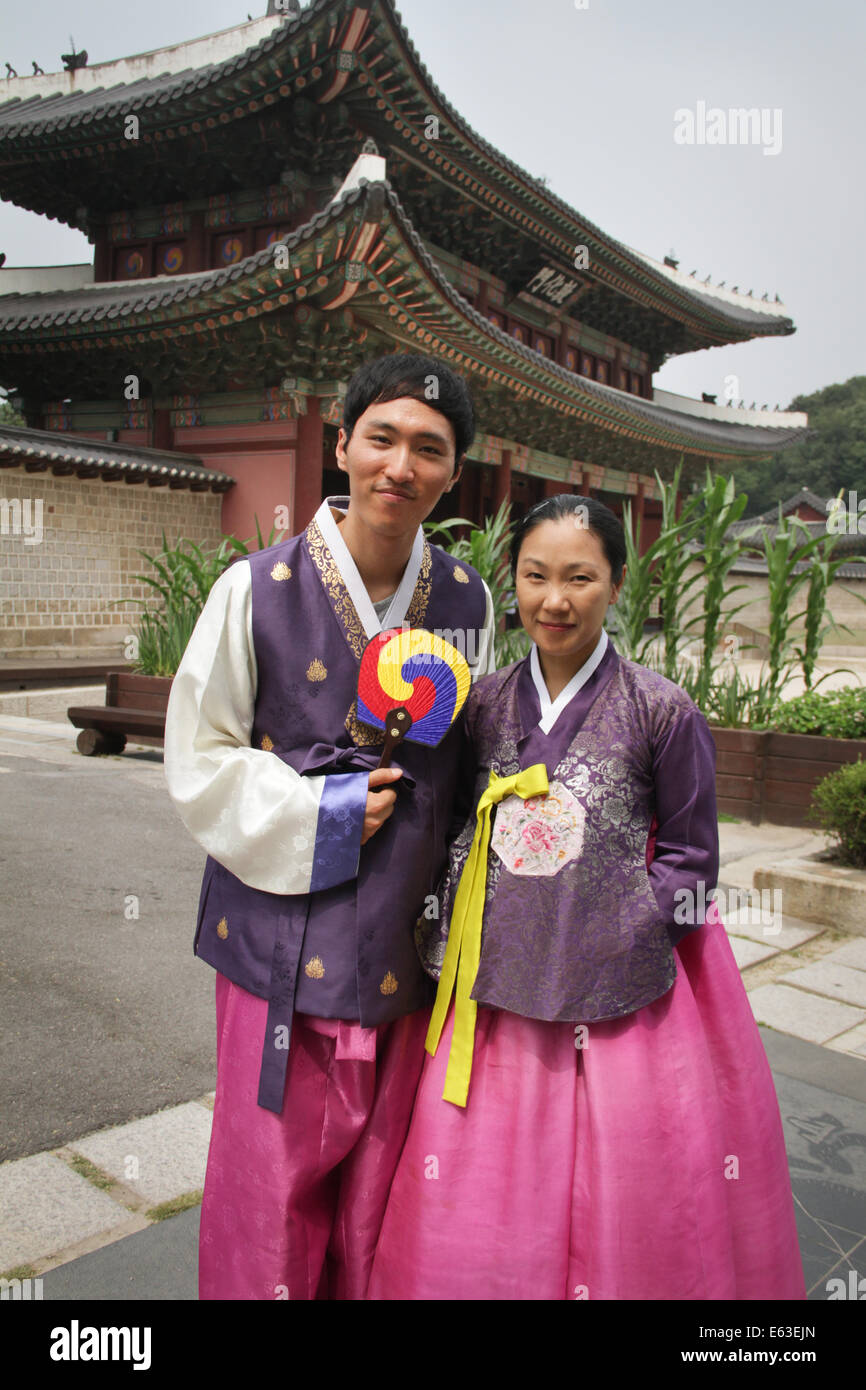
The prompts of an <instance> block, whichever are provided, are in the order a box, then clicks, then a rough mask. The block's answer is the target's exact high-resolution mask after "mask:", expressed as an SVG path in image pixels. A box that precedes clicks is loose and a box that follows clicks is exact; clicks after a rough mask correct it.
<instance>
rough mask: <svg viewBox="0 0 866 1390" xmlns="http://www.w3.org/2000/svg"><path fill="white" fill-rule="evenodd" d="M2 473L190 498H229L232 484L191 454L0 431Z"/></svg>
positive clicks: (45, 433) (23, 431) (12, 427)
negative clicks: (134, 486) (160, 490)
mask: <svg viewBox="0 0 866 1390" xmlns="http://www.w3.org/2000/svg"><path fill="white" fill-rule="evenodd" d="M0 468H24V469H26V470H27V472H28V473H46V472H51V473H53V474H54V475H55V476H56V477H69V476H70V475H72V474H74V475H75V476H76V477H78V478H101V479H102V480H103V481H104V482H114V481H118V480H122V481H123V482H126V483H147V484H148V486H150V487H168V488H171V489H175V490H178V489H186V490H188V491H191V492H227V491H228V489H229V488H230V487H231V486H232V485H233V483H234V481H235V480H234V478H231V477H229V475H228V474H227V473H219V472H217V471H216V470H214V469H212V468H205V467H204V465H203V464H202V463H201V461H200V460H198V461H196V460H195V459H194V458H193V457H191V456H190V455H187V454H172V453H167V452H165V451H163V450H160V449H144V448H139V447H138V446H137V445H135V444H110V443H108V442H105V443H103V441H102V440H99V439H87V438H86V437H84V436H81V435H74V434H66V433H65V432H62V433H61V432H54V431H52V430H30V429H22V428H19V427H18V426H17V425H0Z"/></svg>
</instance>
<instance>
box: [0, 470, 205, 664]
mask: <svg viewBox="0 0 866 1390" xmlns="http://www.w3.org/2000/svg"><path fill="white" fill-rule="evenodd" d="M221 505H222V498H221V496H220V495H219V494H217V493H212V492H190V491H189V490H187V489H169V488H168V487H159V488H154V487H150V486H148V484H147V483H137V484H135V485H130V484H127V483H124V482H113V483H105V482H103V481H102V480H101V479H99V478H86V479H82V478H76V477H68V478H67V477H60V478H57V477H55V476H54V474H53V473H27V472H26V471H25V470H24V469H23V468H21V469H19V468H9V469H3V470H2V472H0V658H4V657H5V658H7V659H9V658H11V659H15V660H37V659H41V658H45V659H52V658H55V657H67V658H69V657H92V658H99V659H104V658H110V659H112V660H115V661H116V660H121V659H122V658H123V656H124V650H123V648H124V640H125V638H126V637H127V636H128V635H129V634H130V633H132V632H134V631H135V618H134V614H135V613H136V612H137V611H138V610H137V608H136V606H135V605H133V604H124V605H123V606H122V607H120V608H116V607H115V608H112V607H110V606H109V605H110V603H111V602H112V600H115V599H121V598H123V599H125V598H145V597H147V595H148V593H149V592H151V591H150V590H149V589H148V586H147V585H145V584H141V583H138V582H137V581H136V580H135V579H134V578H133V575H135V574H139V573H150V572H151V570H150V566H149V565H148V563H147V561H146V560H145V559H144V557H143V556H142V555H139V554H138V551H139V550H146V551H148V552H149V553H150V554H155V553H157V552H158V551H159V550H161V549H162V532H163V529H164V530H165V533H166V539H167V541H168V543H169V545H172V544H175V543H176V542H177V541H178V540H179V539H180V538H181V537H189V538H190V539H191V540H194V541H196V542H197V543H198V544H199V545H206V546H210V545H214V544H216V543H217V542H218V541H219V539H220V535H221V527H220V511H221ZM40 532H41V534H40Z"/></svg>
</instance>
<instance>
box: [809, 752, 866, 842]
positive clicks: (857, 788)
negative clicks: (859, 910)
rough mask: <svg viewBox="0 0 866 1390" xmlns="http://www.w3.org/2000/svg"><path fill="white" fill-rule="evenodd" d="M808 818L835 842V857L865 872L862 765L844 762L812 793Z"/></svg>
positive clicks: (865, 813)
mask: <svg viewBox="0 0 866 1390" xmlns="http://www.w3.org/2000/svg"><path fill="white" fill-rule="evenodd" d="M810 817H811V819H812V820H815V821H817V822H818V823H819V825H820V826H821V827H822V829H824V830H826V831H828V832H829V834H831V835H833V836H834V837H835V839H836V841H837V846H836V849H837V857H838V859H839V860H840V861H841V862H842V863H843V864H850V865H852V866H853V867H854V868H855V869H866V763H864V762H863V760H862V758H858V759H857V761H856V763H844V764H843V765H842V767H840V768H837V769H836V771H835V772H830V773H828V774H827V776H826V777H822V778H821V781H820V782H819V783H818V785H817V786H816V787H815V789H814V791H813V792H812V805H811V808H810Z"/></svg>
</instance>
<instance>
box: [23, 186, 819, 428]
mask: <svg viewBox="0 0 866 1390" xmlns="http://www.w3.org/2000/svg"><path fill="white" fill-rule="evenodd" d="M361 200H364V207H363V216H364V218H365V220H369V221H374V222H375V221H378V222H380V223H381V222H383V221H386V220H388V218H389V217H390V218H391V219H393V221H394V222H395V223H396V224H397V226H398V228H399V230H400V232H401V234H402V236H403V237H404V239H405V240H406V241H407V242H408V243H409V244H410V245H411V248H412V252H413V255H414V258H415V260H416V262H417V263H418V265H419V266H420V267H421V269H422V270H423V271H424V272H425V274H426V276H427V277H429V279H430V280H431V281H432V282H433V284H434V287H435V290H436V291H437V293H438V294H439V296H440V297H441V299H443V300H444V301H446V302H447V303H448V304H449V305H451V306H453V308H454V309H456V310H457V311H458V313H459V314H461V315H462V316H463V317H464V318H465V319H467V320H468V321H469V323H470V325H472V327H474V328H475V330H477V332H478V333H480V334H481V335H483V338H485V339H487V340H488V342H489V341H490V340H492V341H493V343H495V344H497V345H499V346H500V347H505V348H507V350H508V354H509V357H510V359H511V364H512V367H513V368H516V367H518V366H519V364H520V362H521V361H522V362H524V363H525V364H526V365H527V366H531V367H532V369H533V372H534V374H535V375H537V374H538V373H539V372H540V373H542V374H543V377H544V378H546V381H547V383H548V384H549V386H550V387H551V389H552V388H553V387H554V386H556V385H557V384H559V385H560V386H561V387H564V388H565V389H566V394H567V395H568V396H570V397H571V398H572V399H575V398H578V403H579V398H583V401H584V402H585V403H589V402H594V403H595V404H596V405H598V406H599V407H603V408H604V413H605V414H606V415H607V416H611V414H612V415H613V417H614V418H615V419H618V420H620V421H621V422H623V423H624V424H626V425H631V426H632V427H633V428H637V429H641V428H643V429H644V430H646V429H649V430H650V431H651V432H652V431H656V430H657V431H659V432H660V434H659V436H658V438H657V442H658V443H660V444H662V445H664V446H665V447H677V446H678V443H680V442H681V443H682V447H684V448H686V449H687V448H688V447H689V444H690V442H691V443H695V444H698V445H700V446H702V447H703V448H704V449H706V448H707V447H710V448H712V446H714V445H718V446H720V448H719V451H720V452H733V453H770V452H776V451H777V450H778V449H780V448H784V447H785V446H786V445H787V444H790V443H793V442H795V441H796V440H798V439H800V438H802V437H803V435H804V433H805V431H804V430H802V429H799V428H792V429H779V428H770V427H760V426H756V425H743V424H736V423H733V422H731V423H728V422H727V421H714V420H703V419H701V418H699V417H697V416H693V415H686V414H684V413H680V412H677V411H675V410H671V409H670V408H666V407H663V406H659V405H656V404H655V403H654V402H652V401H649V400H646V399H644V398H643V397H640V396H635V395H631V394H630V393H628V392H625V391H619V390H616V389H615V388H614V387H612V386H605V385H603V384H602V383H600V382H596V381H591V380H589V379H588V378H587V377H584V376H580V375H578V374H576V373H574V372H570V371H569V370H568V369H567V368H566V367H563V366H560V365H559V363H556V362H553V361H551V360H550V359H549V358H547V357H545V356H543V354H541V353H538V352H536V351H535V350H534V349H533V348H530V347H528V346H526V345H525V344H523V343H520V342H518V341H517V340H516V339H515V338H513V337H511V336H510V335H509V334H507V333H506V332H504V330H502V329H500V328H498V327H497V326H496V325H495V324H493V323H491V322H490V320H489V319H487V318H486V317H485V316H484V315H483V314H481V313H479V312H478V311H477V310H476V309H475V308H473V307H472V306H471V305H470V304H468V303H467V301H466V300H464V299H463V297H462V296H461V295H460V294H459V292H458V291H457V290H456V289H455V288H454V287H453V286H452V285H451V283H450V282H449V281H448V279H447V278H446V277H445V275H444V274H443V273H442V271H441V270H440V269H439V267H438V265H437V264H436V262H435V261H434V260H433V259H432V258H431V256H430V255H429V253H428V252H427V250H426V248H425V246H424V243H423V242H422V240H421V238H420V237H419V236H418V234H417V232H416V231H415V229H414V227H413V226H412V224H411V222H410V221H409V219H408V217H407V215H406V213H405V212H404V210H403V208H402V205H401V203H400V200H399V198H398V197H397V195H396V193H395V192H394V190H393V189H392V188H391V185H390V184H389V183H388V182H387V180H383V181H382V182H380V183H368V182H367V180H365V179H362V180H361V182H360V184H359V186H358V187H357V188H353V189H350V190H348V191H347V192H346V193H344V194H343V196H342V197H341V198H339V199H335V200H334V201H332V202H331V203H329V204H328V205H327V207H326V208H324V209H323V210H321V211H320V212H318V213H316V214H315V216H314V217H312V218H311V220H310V221H309V222H307V223H305V224H304V225H303V226H300V227H297V228H296V229H295V230H294V231H293V232H291V233H289V234H288V235H287V236H285V237H284V238H282V241H283V242H284V243H285V245H286V246H288V247H289V248H290V249H292V248H296V247H298V246H299V245H300V244H302V243H303V242H306V241H308V240H310V239H311V238H313V237H315V236H317V235H319V234H320V233H321V232H322V231H323V230H324V229H325V228H327V227H328V226H329V225H330V224H331V223H332V222H334V221H336V220H337V219H341V218H344V217H345V215H346V213H347V212H348V211H349V210H350V209H351V208H353V207H354V205H355V204H357V203H359V202H360V201H361ZM273 253H274V247H273V245H271V246H269V247H266V248H264V249H263V250H261V251H258V252H256V253H255V254H254V255H252V256H248V257H246V258H245V259H244V260H242V261H239V262H238V263H237V264H236V265H233V266H230V267H227V268H224V269H215V270H207V271H201V272H198V273H196V274H192V275H177V276H160V277H158V278H157V279H154V280H149V281H147V282H141V281H123V282H119V283H118V282H106V283H99V284H95V285H92V286H87V287H85V288H83V289H78V290H58V291H49V292H47V293H43V294H26V295H24V294H10V295H4V296H3V297H2V299H0V332H2V333H3V334H5V335H6V336H7V337H8V336H12V335H14V334H16V333H19V334H20V333H24V332H26V331H28V330H30V331H32V330H34V329H40V330H43V331H44V330H45V329H57V328H60V327H63V326H66V325H69V326H74V325H75V324H78V323H82V324H84V323H91V322H92V323H93V324H94V325H98V326H100V327H103V326H104V327H106V328H109V329H110V328H112V327H114V328H115V329H116V330H119V329H120V328H121V327H122V326H123V320H124V319H132V318H134V317H135V316H136V315H137V314H141V313H147V314H149V315H152V316H153V315H156V316H158V315H159V314H160V313H161V312H163V311H165V310H168V309H169V308H170V306H172V305H176V304H179V303H180V302H182V301H183V300H185V299H197V298H200V297H202V296H207V295H216V296H218V295H219V293H220V291H221V290H222V289H223V288H224V287H228V288H233V287H235V286H236V285H237V282H243V281H245V280H248V279H252V278H254V277H255V276H257V275H259V274H260V273H262V272H264V271H269V270H271V269H272V267H273V259H274V256H273ZM149 322H150V323H152V322H153V319H152V318H151V319H150V320H149ZM36 341H37V342H38V339H37V340H36ZM500 358H501V354H500ZM506 365H507V364H506ZM672 434H673V437H672Z"/></svg>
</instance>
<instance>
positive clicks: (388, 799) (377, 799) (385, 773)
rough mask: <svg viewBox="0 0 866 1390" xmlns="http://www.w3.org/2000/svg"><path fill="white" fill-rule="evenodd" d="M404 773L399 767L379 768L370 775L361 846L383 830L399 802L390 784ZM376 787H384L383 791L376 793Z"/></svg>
mask: <svg viewBox="0 0 866 1390" xmlns="http://www.w3.org/2000/svg"><path fill="white" fill-rule="evenodd" d="M402 776H403V773H402V771H401V770H400V768H399V767H377V768H374V769H373V771H372V772H371V773H370V781H369V784H368V787H367V809H366V811H365V812H364V831H363V834H362V835H361V844H362V845H364V844H366V843H367V841H368V840H369V839H370V837H371V835H375V833H376V831H377V830H381V829H382V826H383V825H384V824H385V821H386V820H387V819H388V817H389V816H390V814H391V812H392V811H393V809H394V802H395V801H396V800H397V793H396V791H392V790H391V788H390V786H389V783H391V782H396V781H397V778H398V777H402ZM374 787H382V788H383V790H382V791H374V790H373V788H374Z"/></svg>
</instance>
